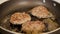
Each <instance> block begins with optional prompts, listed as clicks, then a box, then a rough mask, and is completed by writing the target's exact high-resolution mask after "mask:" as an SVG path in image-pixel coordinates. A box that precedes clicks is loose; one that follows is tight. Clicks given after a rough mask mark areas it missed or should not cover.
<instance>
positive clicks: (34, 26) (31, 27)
mask: <svg viewBox="0 0 60 34" xmlns="http://www.w3.org/2000/svg"><path fill="white" fill-rule="evenodd" d="M44 29H45V25H44V23H43V22H41V21H29V22H26V23H24V24H22V30H23V31H24V32H26V33H28V34H29V33H30V32H32V33H33V34H37V33H38V32H42V31H43V30H44Z"/></svg>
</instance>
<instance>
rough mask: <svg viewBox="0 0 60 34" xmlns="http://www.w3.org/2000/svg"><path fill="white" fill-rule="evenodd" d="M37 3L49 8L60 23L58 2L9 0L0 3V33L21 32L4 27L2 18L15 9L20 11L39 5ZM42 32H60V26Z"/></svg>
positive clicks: (13, 33)
mask: <svg viewBox="0 0 60 34" xmlns="http://www.w3.org/2000/svg"><path fill="white" fill-rule="evenodd" d="M39 5H43V6H46V7H47V8H48V9H49V10H50V12H52V14H54V15H55V17H56V20H57V22H58V24H59V25H60V4H59V3H57V2H55V1H53V0H9V1H7V2H4V3H3V4H1V5H0V32H1V33H2V34H22V33H17V32H13V31H10V30H8V29H6V28H4V27H3V26H4V24H3V22H4V20H3V19H4V18H5V17H6V16H8V15H10V14H12V13H14V12H16V11H17V10H20V12H21V11H23V10H24V11H28V10H30V9H31V8H32V7H35V6H39ZM7 18H8V17H7ZM7 18H6V19H7ZM4 23H5V22H4ZM1 24H3V25H1ZM7 26H8V25H7ZM7 26H5V27H7ZM42 34H60V28H57V29H56V30H53V31H50V32H46V33H42Z"/></svg>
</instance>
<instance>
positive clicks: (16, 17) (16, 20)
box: [10, 12, 31, 24]
mask: <svg viewBox="0 0 60 34" xmlns="http://www.w3.org/2000/svg"><path fill="white" fill-rule="evenodd" d="M30 20H31V17H30V16H29V14H26V13H25V12H23V13H19V12H17V13H14V14H12V15H11V18H10V22H11V23H12V24H22V23H25V22H27V21H30Z"/></svg>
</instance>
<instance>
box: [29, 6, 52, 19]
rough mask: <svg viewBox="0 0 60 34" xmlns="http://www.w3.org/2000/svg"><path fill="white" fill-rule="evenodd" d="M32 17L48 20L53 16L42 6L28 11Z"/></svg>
mask: <svg viewBox="0 0 60 34" xmlns="http://www.w3.org/2000/svg"><path fill="white" fill-rule="evenodd" d="M29 12H30V13H31V14H32V15H33V16H36V17H38V18H48V17H53V15H52V14H51V13H50V12H49V11H48V9H47V8H46V7H44V6H37V7H35V8H33V9H32V10H30V11H29Z"/></svg>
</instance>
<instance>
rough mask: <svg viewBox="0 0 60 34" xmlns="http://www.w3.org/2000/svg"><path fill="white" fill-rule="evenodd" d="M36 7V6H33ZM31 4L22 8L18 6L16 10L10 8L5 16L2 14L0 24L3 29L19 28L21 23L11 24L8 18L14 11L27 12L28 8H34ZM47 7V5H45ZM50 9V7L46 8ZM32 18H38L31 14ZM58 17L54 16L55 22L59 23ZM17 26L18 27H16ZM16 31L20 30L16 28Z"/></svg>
mask: <svg viewBox="0 0 60 34" xmlns="http://www.w3.org/2000/svg"><path fill="white" fill-rule="evenodd" d="M34 7H36V6H34ZM34 7H33V6H32V7H23V8H19V9H16V10H12V11H11V12H10V13H8V14H7V15H6V16H4V17H3V18H2V19H1V26H2V27H3V28H5V29H8V30H10V31H12V30H13V31H15V30H17V29H16V28H18V29H19V28H21V25H12V24H11V23H10V22H9V20H10V16H11V15H12V14H13V13H16V12H26V13H28V14H29V12H28V11H29V10H31V9H32V8H34ZM47 8H48V7H47ZM48 10H50V9H48ZM31 17H32V18H33V19H32V20H36V19H38V18H36V17H33V16H31ZM59 21H60V20H59V19H58V18H56V22H57V23H58V24H59ZM17 26H18V27H17ZM16 32H21V30H17V31H16Z"/></svg>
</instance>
